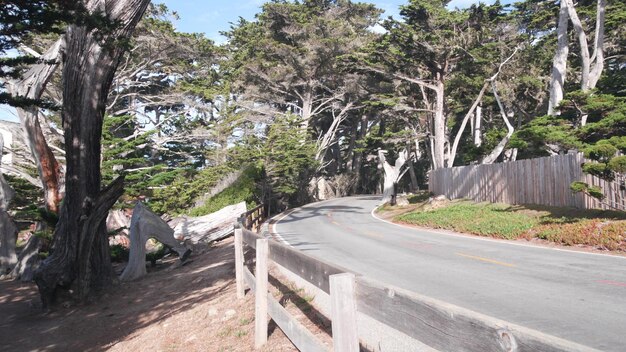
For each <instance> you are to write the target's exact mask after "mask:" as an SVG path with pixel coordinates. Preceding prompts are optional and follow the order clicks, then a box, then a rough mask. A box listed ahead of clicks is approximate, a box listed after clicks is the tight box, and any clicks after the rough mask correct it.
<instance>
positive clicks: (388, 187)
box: [378, 149, 409, 203]
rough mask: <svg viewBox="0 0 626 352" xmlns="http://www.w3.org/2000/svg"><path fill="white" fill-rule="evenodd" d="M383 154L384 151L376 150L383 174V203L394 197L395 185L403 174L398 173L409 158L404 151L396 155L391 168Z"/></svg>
mask: <svg viewBox="0 0 626 352" xmlns="http://www.w3.org/2000/svg"><path fill="white" fill-rule="evenodd" d="M385 153H386V151H384V150H378V159H379V161H380V163H381V165H382V167H383V171H384V172H385V176H384V181H383V199H382V202H383V203H387V202H389V201H391V200H392V199H393V196H395V185H396V183H398V181H400V178H401V177H402V176H403V175H404V173H401V172H400V171H401V170H402V167H403V166H404V164H405V163H406V162H407V159H408V157H409V153H408V151H407V150H406V149H404V150H402V151H401V152H400V153H399V154H398V158H397V159H396V162H395V163H394V166H391V165H390V164H389V163H388V162H387V159H386V157H385Z"/></svg>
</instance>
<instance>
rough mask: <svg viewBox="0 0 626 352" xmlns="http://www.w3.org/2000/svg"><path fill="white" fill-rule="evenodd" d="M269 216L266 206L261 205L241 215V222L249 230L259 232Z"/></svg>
mask: <svg viewBox="0 0 626 352" xmlns="http://www.w3.org/2000/svg"><path fill="white" fill-rule="evenodd" d="M267 215H268V214H267V211H266V209H265V205H264V204H261V205H259V206H257V207H255V208H253V209H250V210H248V211H247V212H245V213H243V214H241V217H240V220H239V222H240V223H241V224H242V226H243V227H244V228H246V229H248V230H252V231H258V230H259V226H261V223H263V222H264V221H265V219H267Z"/></svg>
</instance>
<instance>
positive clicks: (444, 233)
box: [370, 204, 626, 259]
mask: <svg viewBox="0 0 626 352" xmlns="http://www.w3.org/2000/svg"><path fill="white" fill-rule="evenodd" d="M381 205H382V204H379V205H377V206H376V207H375V208H374V209H372V211H371V213H370V214H371V215H372V217H373V218H374V219H376V220H379V221H382V222H385V223H387V224H391V225H394V226H398V227H402V228H404V229H408V230H412V231H425V232H432V233H436V234H438V235H444V236H450V237H457V238H467V239H471V240H476V241H486V242H492V243H501V244H508V245H511V246H520V247H528V248H538V249H546V250H553V251H559V252H568V253H575V254H583V255H599V256H603V257H612V258H619V259H626V257H624V256H619V255H614V254H605V253H594V252H582V251H573V250H571V249H565V248H553V247H544V246H537V245H532V244H525V243H517V242H511V241H507V240H497V239H493V238H488V237H479V236H474V235H462V234H455V233H451V232H447V231H446V232H444V231H438V230H435V229H418V228H415V227H412V226H407V225H402V224H396V223H395V222H391V221H388V220H385V219H382V218H380V217H378V216H376V209H378V208H380V206H381Z"/></svg>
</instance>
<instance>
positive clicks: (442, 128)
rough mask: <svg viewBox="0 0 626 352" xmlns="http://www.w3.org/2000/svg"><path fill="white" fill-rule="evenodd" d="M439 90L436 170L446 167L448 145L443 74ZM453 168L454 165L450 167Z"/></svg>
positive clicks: (435, 124) (435, 133)
mask: <svg viewBox="0 0 626 352" xmlns="http://www.w3.org/2000/svg"><path fill="white" fill-rule="evenodd" d="M436 86H437V89H436V91H435V95H436V102H435V114H434V119H435V121H434V123H433V127H434V131H433V136H434V142H433V150H432V154H433V167H434V169H435V170H436V169H440V168H443V167H446V165H445V163H444V155H445V145H446V116H445V114H444V99H445V96H444V94H445V92H444V84H443V78H442V77H441V74H438V79H437V83H436ZM449 166H452V165H449Z"/></svg>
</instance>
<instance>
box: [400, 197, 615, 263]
mask: <svg viewBox="0 0 626 352" xmlns="http://www.w3.org/2000/svg"><path fill="white" fill-rule="evenodd" d="M427 208H428V207H427V205H425V204H424V205H422V206H417V207H414V209H413V210H412V211H409V212H408V213H404V214H401V215H396V216H395V217H394V220H395V221H397V222H401V223H406V224H412V225H419V226H425V227H431V228H438V229H447V230H453V231H458V232H465V233H470V234H474V235H480V236H489V237H495V238H503V239H518V238H525V239H533V238H538V239H542V240H547V241H550V242H555V243H558V244H563V245H569V246H574V245H586V246H592V247H595V248H599V249H606V250H612V251H624V252H626V213H623V212H612V211H601V210H578V209H571V208H554V207H544V206H511V205H505V204H490V203H473V202H471V201H453V202H450V203H448V204H446V205H445V206H443V207H441V208H438V209H432V210H428V209H427Z"/></svg>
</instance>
